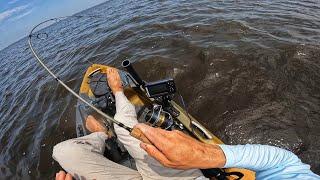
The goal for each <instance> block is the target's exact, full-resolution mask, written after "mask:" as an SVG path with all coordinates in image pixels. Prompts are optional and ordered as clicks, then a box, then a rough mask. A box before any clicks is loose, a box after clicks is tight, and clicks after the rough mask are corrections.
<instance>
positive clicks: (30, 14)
mask: <svg viewBox="0 0 320 180" xmlns="http://www.w3.org/2000/svg"><path fill="white" fill-rule="evenodd" d="M104 1H105V0H0V50H1V49H4V48H5V47H7V46H9V45H10V44H12V43H14V42H16V41H18V40H19V39H21V38H23V37H25V36H27V35H28V34H29V31H30V30H31V29H32V27H33V26H35V25H37V24H38V23H40V22H42V21H44V20H46V19H50V18H54V17H58V16H67V15H72V14H75V13H77V12H80V11H82V10H85V9H88V8H90V7H92V6H95V5H97V4H100V3H102V2H104Z"/></svg>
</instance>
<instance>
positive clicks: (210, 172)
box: [201, 168, 244, 180]
mask: <svg viewBox="0 0 320 180" xmlns="http://www.w3.org/2000/svg"><path fill="white" fill-rule="evenodd" d="M201 171H202V173H203V175H204V176H205V177H207V178H211V177H215V178H216V179H217V180H227V179H228V178H227V177H228V176H237V180H240V179H241V178H243V176H244V174H242V173H241V172H225V170H224V169H219V168H212V169H201Z"/></svg>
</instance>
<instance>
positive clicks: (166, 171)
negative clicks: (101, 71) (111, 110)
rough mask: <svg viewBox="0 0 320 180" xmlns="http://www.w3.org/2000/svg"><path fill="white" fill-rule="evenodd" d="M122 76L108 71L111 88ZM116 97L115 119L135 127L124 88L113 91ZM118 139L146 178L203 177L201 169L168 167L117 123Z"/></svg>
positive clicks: (134, 118) (135, 119)
mask: <svg viewBox="0 0 320 180" xmlns="http://www.w3.org/2000/svg"><path fill="white" fill-rule="evenodd" d="M119 81H120V77H119V74H118V72H117V71H115V70H113V71H108V83H109V86H110V87H111V89H113V87H112V86H113V85H114V84H116V85H119ZM113 92H114V94H115V98H116V111H117V112H116V115H115V117H114V118H115V119H116V120H118V121H119V122H121V123H123V124H125V125H127V126H129V127H133V126H134V125H135V124H137V123H138V121H137V117H136V116H137V115H136V112H135V107H134V106H133V105H132V104H131V103H130V102H129V101H128V99H127V98H126V96H125V95H124V94H123V92H122V88H119V87H118V88H117V91H113ZM114 129H115V132H116V134H117V137H118V139H119V140H120V141H121V142H122V143H123V144H124V146H125V147H126V149H127V150H128V152H129V153H130V155H131V156H132V157H133V158H134V159H135V161H136V166H137V169H138V171H139V173H140V174H141V176H142V177H143V178H144V179H168V178H170V179H195V178H197V177H203V175H202V173H201V171H200V170H199V169H191V170H177V169H171V168H166V167H164V166H162V165H161V164H160V163H159V162H158V161H156V160H155V159H153V158H152V157H150V156H148V154H147V153H146V152H145V151H144V150H142V149H141V148H140V141H139V140H137V139H135V138H133V137H131V136H130V135H129V132H128V131H127V130H125V129H123V128H121V127H119V126H117V125H114Z"/></svg>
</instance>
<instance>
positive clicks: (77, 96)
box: [28, 16, 133, 132]
mask: <svg viewBox="0 0 320 180" xmlns="http://www.w3.org/2000/svg"><path fill="white" fill-rule="evenodd" d="M68 17H77V18H80V17H89V18H92V17H94V18H96V17H100V16H64V17H58V18H53V19H49V20H46V21H43V22H41V23H39V24H37V25H36V26H34V27H33V28H32V30H31V31H30V33H29V36H28V37H29V38H28V44H29V47H30V49H31V52H32V54H33V56H34V57H35V59H36V60H37V61H38V62H39V63H40V65H41V66H42V67H43V68H44V69H45V70H46V71H47V72H48V73H49V74H50V75H51V76H52V77H53V78H54V79H55V80H56V81H57V82H58V83H59V84H60V85H62V86H63V87H64V88H65V89H66V90H68V91H69V92H70V93H71V94H72V95H73V96H75V97H76V98H77V99H79V100H80V101H82V102H83V103H85V104H86V105H88V106H89V107H90V108H92V109H93V110H95V111H96V112H97V113H98V114H100V115H101V116H102V117H104V118H106V119H107V120H110V121H112V122H113V123H115V124H117V125H118V126H120V127H122V128H124V129H126V130H128V131H129V132H132V130H133V128H130V127H128V126H126V125H124V124H123V123H121V122H119V121H117V120H115V119H114V118H112V117H111V116H109V115H107V114H106V113H104V112H102V111H101V110H100V109H98V108H96V107H95V106H94V105H92V104H91V103H90V102H88V101H86V100H85V99H84V98H82V97H81V96H80V95H79V94H78V93H76V92H74V91H73V90H72V89H71V88H70V87H69V86H67V85H66V84H65V83H64V82H63V81H62V80H61V79H60V78H59V77H58V76H57V75H55V74H54V73H53V72H52V71H51V70H50V69H49V68H48V67H47V66H46V65H45V64H44V62H43V60H42V59H41V58H40V56H39V55H38V54H37V52H36V51H35V49H34V47H33V44H32V37H34V36H35V37H37V38H39V39H43V38H44V39H46V38H47V37H48V34H47V33H38V34H37V35H34V30H35V29H36V28H38V27H39V26H41V25H43V24H45V23H47V22H50V21H56V22H59V21H60V20H61V19H65V18H68Z"/></svg>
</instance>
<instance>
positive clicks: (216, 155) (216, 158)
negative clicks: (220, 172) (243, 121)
mask: <svg viewBox="0 0 320 180" xmlns="http://www.w3.org/2000/svg"><path fill="white" fill-rule="evenodd" d="M204 149H205V150H204V151H205V154H204V156H203V157H204V158H205V161H204V162H205V164H204V165H205V166H206V168H222V167H223V166H224V165H225V163H226V157H225V155H224V152H223V150H222V149H221V148H220V146H218V145H213V144H204Z"/></svg>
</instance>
